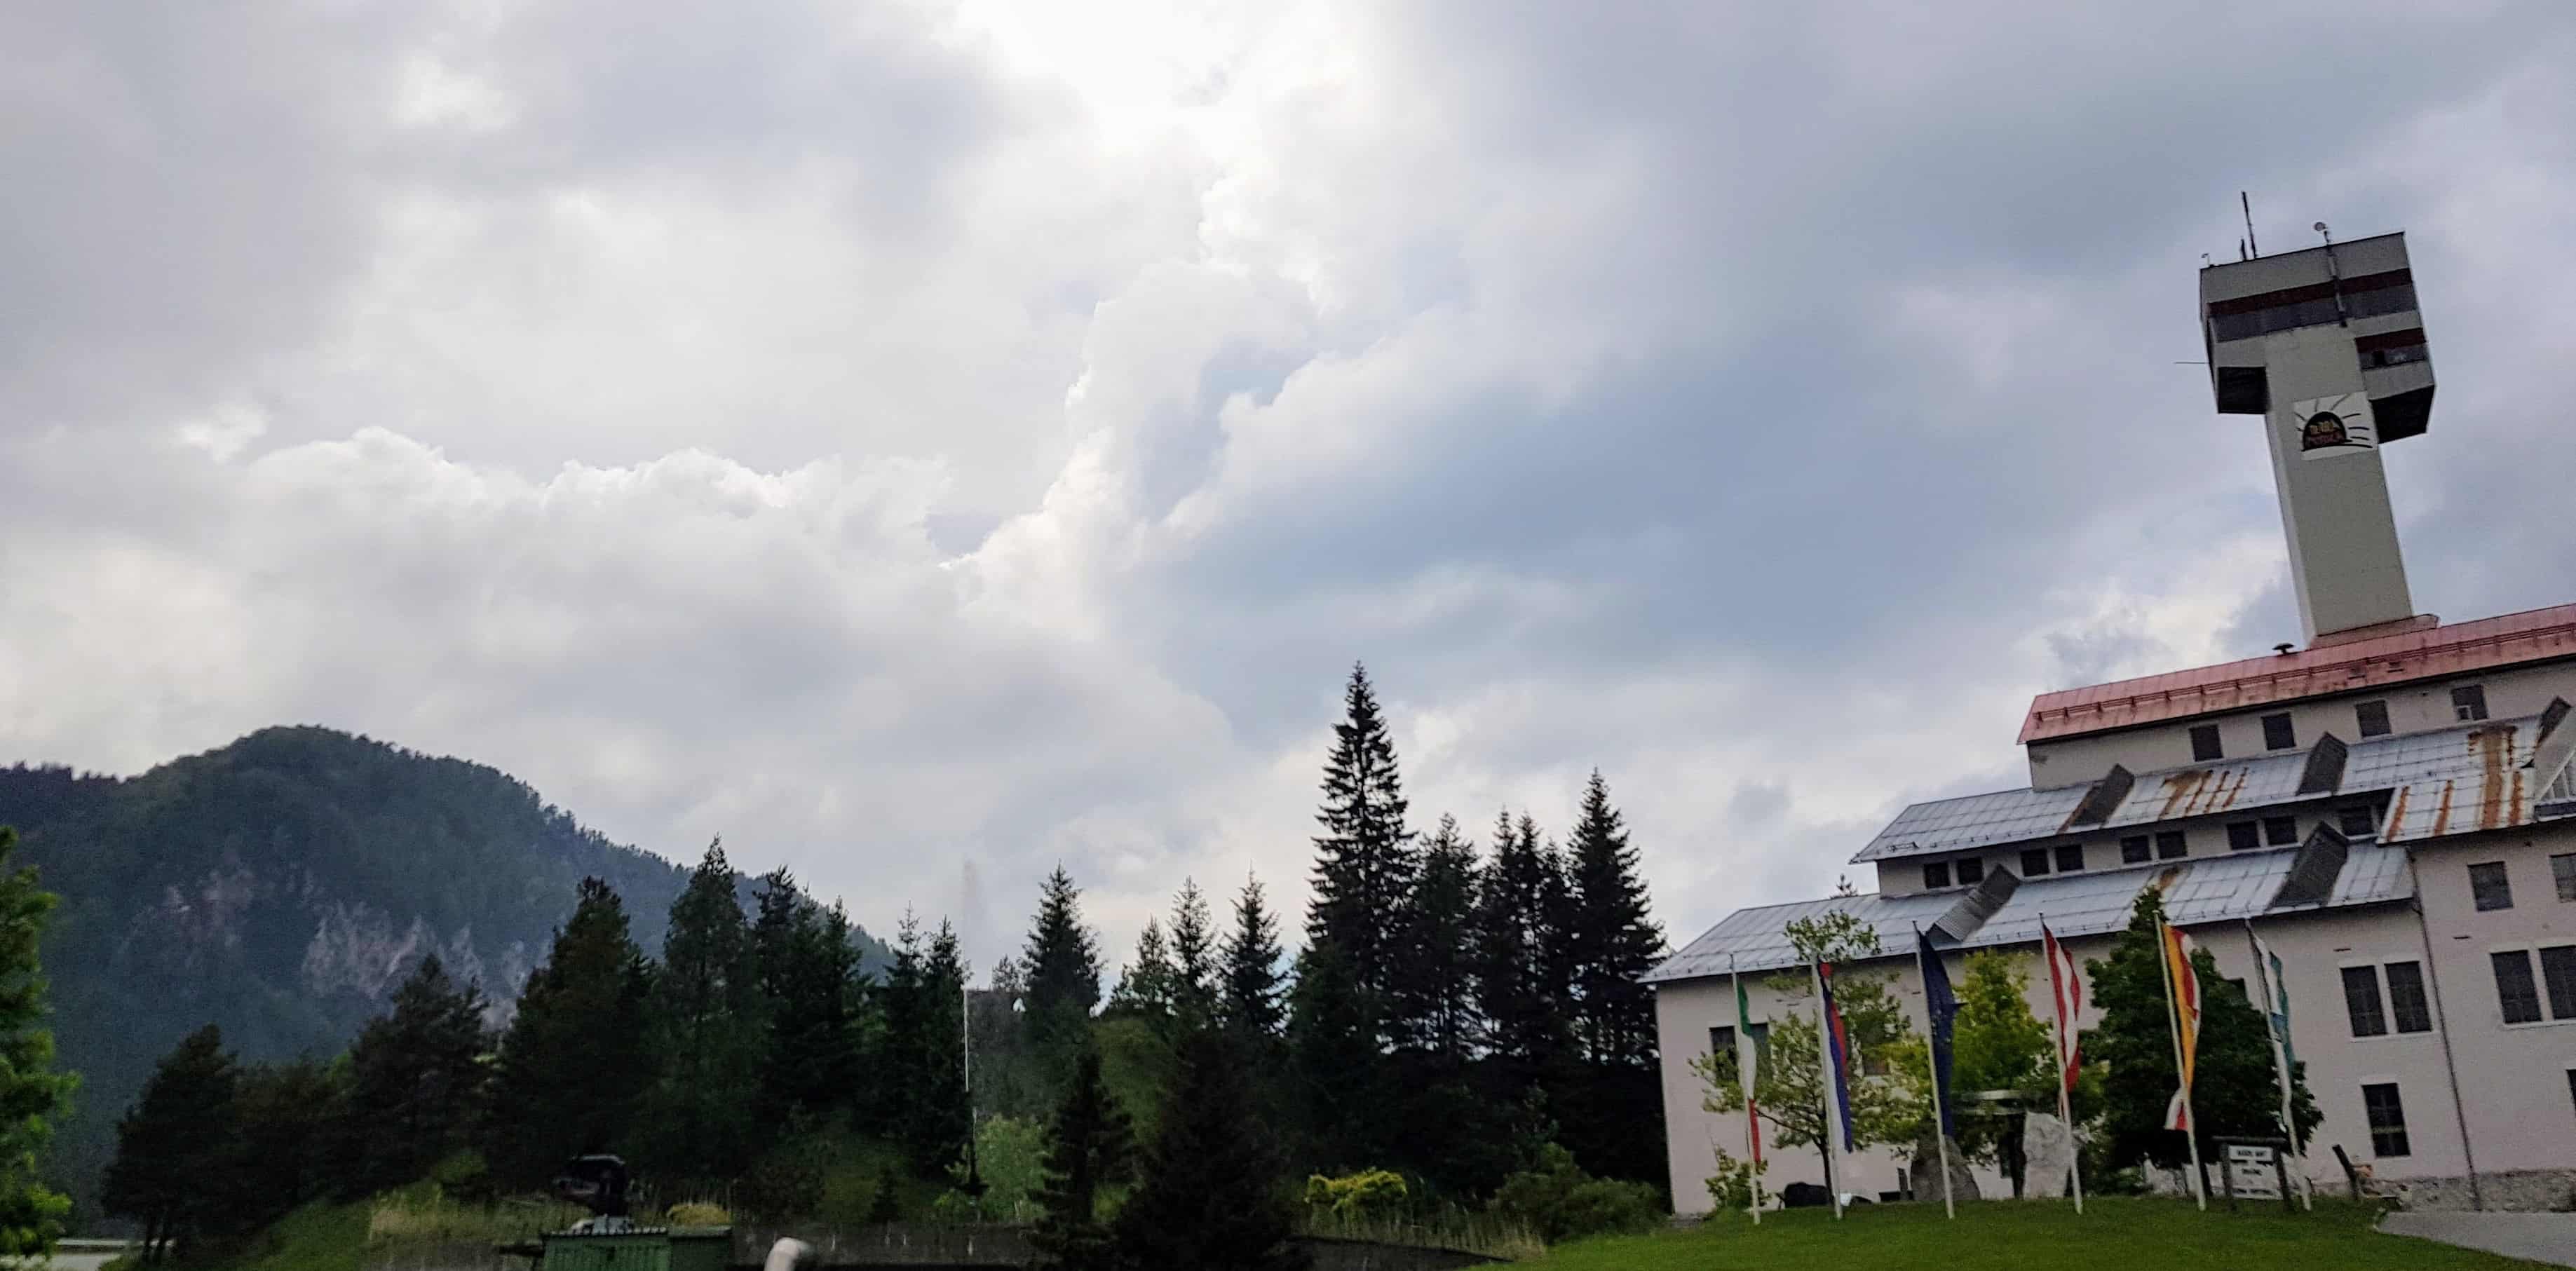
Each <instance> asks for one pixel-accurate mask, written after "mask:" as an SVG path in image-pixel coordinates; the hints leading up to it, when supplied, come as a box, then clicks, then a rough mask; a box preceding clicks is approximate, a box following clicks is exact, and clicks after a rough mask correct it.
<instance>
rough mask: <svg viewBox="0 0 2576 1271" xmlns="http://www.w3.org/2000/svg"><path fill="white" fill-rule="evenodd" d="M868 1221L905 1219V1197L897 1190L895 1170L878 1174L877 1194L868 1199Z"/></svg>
mask: <svg viewBox="0 0 2576 1271" xmlns="http://www.w3.org/2000/svg"><path fill="white" fill-rule="evenodd" d="M868 1221H869V1222H872V1223H889V1222H902V1221H903V1197H902V1196H901V1195H900V1194H899V1193H897V1192H896V1191H895V1181H894V1171H893V1170H891V1169H889V1170H886V1171H885V1172H883V1173H881V1174H878V1175H877V1190H876V1195H875V1196H874V1197H872V1198H871V1199H870V1200H869V1201H868Z"/></svg>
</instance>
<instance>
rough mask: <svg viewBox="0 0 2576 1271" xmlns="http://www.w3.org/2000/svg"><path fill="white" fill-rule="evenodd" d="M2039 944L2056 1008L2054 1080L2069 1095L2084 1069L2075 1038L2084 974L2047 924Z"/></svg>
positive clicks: (2080, 1047) (2042, 927) (2079, 1044)
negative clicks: (2045, 962) (2055, 1064)
mask: <svg viewBox="0 0 2576 1271" xmlns="http://www.w3.org/2000/svg"><path fill="white" fill-rule="evenodd" d="M2039 944H2040V952H2041V953H2042V955H2043V956H2045V957H2046V959H2047V961H2048V997H2049V1001H2050V1002H2052V1003H2054V1004H2055V1006H2056V1008H2057V1077H2058V1080H2059V1081H2060V1082H2063V1083H2064V1085H2065V1088H2066V1089H2067V1090H2068V1091H2069V1092H2072V1091H2073V1090H2074V1089H2075V1077H2076V1074H2078V1073H2080V1072H2082V1071H2083V1070H2084V1044H2083V1042H2082V1041H2080V1040H2078V1039H2077V1037H2076V1035H2075V1019H2076V1017H2077V1016H2078V1015H2080V1014H2082V1013H2083V1011H2084V973H2083V972H2082V971H2079V970H2077V969H2076V966H2075V958H2074V955H2072V954H2069V953H2068V952H2067V951H2066V946H2065V945H2062V944H2059V943H2058V942H2057V933H2056V932H2054V931H2051V930H2049V929H2048V924H2047V923H2041V924H2040V925H2039Z"/></svg>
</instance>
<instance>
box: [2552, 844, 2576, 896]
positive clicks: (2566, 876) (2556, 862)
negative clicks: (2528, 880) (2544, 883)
mask: <svg viewBox="0 0 2576 1271" xmlns="http://www.w3.org/2000/svg"><path fill="white" fill-rule="evenodd" d="M2549 876H2550V877H2551V878H2553V879H2556V880H2557V882H2558V898H2559V899H2560V900H2576V852H2560V853H2559V854H2558V855H2556V856H2552V857H2550V858H2549Z"/></svg>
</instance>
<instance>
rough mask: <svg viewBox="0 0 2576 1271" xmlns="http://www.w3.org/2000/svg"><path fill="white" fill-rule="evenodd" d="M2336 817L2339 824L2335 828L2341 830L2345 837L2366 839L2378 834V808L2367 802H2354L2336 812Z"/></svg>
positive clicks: (2375, 836)
mask: <svg viewBox="0 0 2576 1271" xmlns="http://www.w3.org/2000/svg"><path fill="white" fill-rule="evenodd" d="M2337 819H2338V822H2339V824H2337V825H2336V827H2335V828H2337V829H2339V830H2342V831H2343V836H2344V837H2345V838H2348V839H2366V838H2377V837H2378V836H2379V810H2378V809H2376V808H2373V807H2371V806H2370V805H2368V804H2365V803H2356V804H2354V805H2352V806H2351V807H2348V808H2345V809H2344V810H2343V811H2342V812H2340V813H2338V814H2337Z"/></svg>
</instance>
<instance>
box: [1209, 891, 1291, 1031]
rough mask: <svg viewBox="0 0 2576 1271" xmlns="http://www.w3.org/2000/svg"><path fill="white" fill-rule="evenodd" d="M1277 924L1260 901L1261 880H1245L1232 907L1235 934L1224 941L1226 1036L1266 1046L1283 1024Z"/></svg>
mask: <svg viewBox="0 0 2576 1271" xmlns="http://www.w3.org/2000/svg"><path fill="white" fill-rule="evenodd" d="M1279 959H1280V949H1279V920H1278V919H1277V918H1275V917H1273V916H1272V915H1271V913H1270V908H1269V906H1268V904H1267V903H1265V902H1264V900H1263V899H1262V894H1261V880H1260V879H1257V878H1247V879H1245V880H1244V883H1243V891H1242V892H1241V893H1239V894H1238V895H1237V896H1236V897H1235V901H1234V929H1233V930H1232V931H1230V932H1228V933H1227V935H1226V939H1225V965H1224V970H1223V977H1224V989H1223V998H1224V1000H1223V1004H1222V1007H1221V1010H1220V1013H1221V1014H1222V1015H1223V1016H1224V1021H1225V1026H1226V1028H1227V1030H1228V1031H1230V1032H1233V1033H1235V1034H1237V1035H1238V1036H1239V1037H1242V1038H1245V1039H1248V1040H1254V1041H1260V1042H1267V1041H1270V1040H1272V1039H1275V1038H1277V1037H1278V1036H1279V1030H1280V1027H1281V1025H1282V1024H1283V1023H1284V1022H1285V1019H1286V1008H1285V1006H1284V1005H1283V1004H1282V1003H1281V1001H1280V987H1279Z"/></svg>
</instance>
